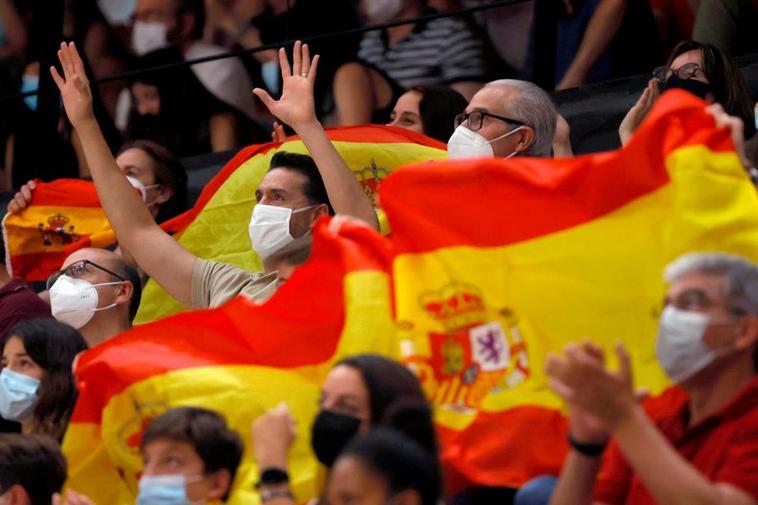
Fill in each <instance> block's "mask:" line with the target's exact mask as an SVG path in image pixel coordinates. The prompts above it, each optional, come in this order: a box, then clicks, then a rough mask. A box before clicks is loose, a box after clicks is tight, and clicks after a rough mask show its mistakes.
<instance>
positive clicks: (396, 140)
mask: <svg viewBox="0 0 758 505" xmlns="http://www.w3.org/2000/svg"><path fill="white" fill-rule="evenodd" d="M327 134H328V135H329V138H330V139H331V140H332V143H333V144H334V146H335V148H336V149H337V151H338V152H339V153H340V155H341V156H342V158H343V159H344V160H345V162H346V163H347V165H348V167H349V168H350V170H352V171H353V173H354V174H355V176H356V178H357V179H358V181H359V182H360V184H361V186H362V187H363V189H364V191H366V194H367V195H368V197H369V198H370V199H371V201H372V202H373V203H376V191H377V189H378V187H379V183H380V182H381V180H382V179H383V178H384V177H386V176H387V174H389V173H390V172H392V171H393V170H394V169H395V168H396V167H398V166H400V165H404V164H408V163H416V162H419V161H426V160H432V159H442V158H445V157H447V154H446V151H445V145H444V144H441V143H439V142H437V141H436V140H433V139H430V138H428V137H425V136H423V135H419V134H417V133H414V132H411V131H409V130H405V129H402V128H394V127H388V126H354V127H344V128H334V129H329V130H327ZM280 151H288V152H294V153H300V154H307V152H308V151H307V150H306V149H305V146H304V145H303V143H302V142H301V141H300V140H298V139H297V137H290V138H288V139H286V140H285V141H284V142H283V143H281V144H280V143H268V144H262V145H253V146H250V147H247V148H245V149H243V150H241V151H240V152H239V153H238V154H237V155H236V156H235V157H234V158H233V159H232V160H231V161H229V163H227V164H226V166H224V168H223V169H222V170H221V172H219V174H218V175H217V176H216V177H214V178H213V180H211V181H210V182H209V183H208V185H207V186H206V187H205V189H204V190H203V192H202V193H201V195H200V198H199V199H198V201H197V204H196V205H195V206H194V208H193V209H192V210H190V211H189V212H187V213H185V214H183V215H181V216H178V217H177V218H175V219H173V220H172V221H169V222H168V223H166V224H167V225H168V226H169V227H171V229H172V230H173V231H181V233H180V234H179V235H178V236H177V240H178V241H179V243H180V244H182V245H183V246H184V247H186V248H187V249H188V250H189V251H191V252H192V253H193V254H195V255H196V256H198V257H200V258H205V259H209V260H213V261H219V262H222V263H229V264H232V265H235V266H238V267H240V268H244V269H246V270H250V271H251V272H255V271H260V270H262V269H263V264H262V262H261V261H260V259H259V258H258V256H257V255H256V254H255V253H254V252H253V250H252V247H251V245H250V238H249V236H248V231H247V225H248V223H249V222H250V215H251V213H252V209H253V205H254V204H255V188H256V187H258V184H259V183H260V181H261V179H262V178H263V176H264V175H266V172H267V171H268V168H269V164H270V162H271V158H272V157H273V156H274V154H276V153H277V152H280ZM380 217H381V216H380ZM182 309H183V307H182V305H181V304H180V303H179V302H177V301H176V300H174V299H173V298H172V297H171V296H170V295H169V294H168V293H166V292H165V291H164V290H163V289H162V288H161V287H160V286H158V285H157V284H156V283H155V282H154V281H150V282H148V283H147V285H146V286H145V290H144V292H143V294H142V304H141V306H140V311H139V314H138V315H137V319H136V321H137V322H138V323H143V322H148V321H154V320H156V319H159V318H161V317H165V316H167V315H169V314H173V313H176V312H178V311H180V310H182Z"/></svg>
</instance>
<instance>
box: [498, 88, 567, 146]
mask: <svg viewBox="0 0 758 505" xmlns="http://www.w3.org/2000/svg"><path fill="white" fill-rule="evenodd" d="M490 86H503V87H509V88H512V89H515V90H516V91H517V95H516V96H515V97H513V99H511V100H509V101H508V103H506V104H505V108H506V110H507V111H508V114H509V115H510V116H511V118H512V119H518V120H519V121H522V122H523V123H524V124H526V125H527V126H529V127H530V128H532V129H533V130H534V140H533V141H532V144H531V145H530V146H529V147H528V148H527V149H526V150H525V151H523V152H522V153H521V155H523V156H538V157H549V156H551V154H552V148H553V137H555V124H556V121H557V119H558V111H557V109H556V108H555V104H554V103H553V100H552V99H551V98H550V95H548V94H547V93H546V92H545V90H543V89H542V88H540V87H539V86H537V85H536V84H534V83H531V82H528V81H519V80H516V79H500V80H497V81H492V82H490V83H488V84H487V87H490Z"/></svg>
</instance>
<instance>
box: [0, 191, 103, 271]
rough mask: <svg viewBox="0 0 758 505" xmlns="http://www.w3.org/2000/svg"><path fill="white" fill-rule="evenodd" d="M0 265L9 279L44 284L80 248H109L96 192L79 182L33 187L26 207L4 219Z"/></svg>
mask: <svg viewBox="0 0 758 505" xmlns="http://www.w3.org/2000/svg"><path fill="white" fill-rule="evenodd" d="M3 239H4V241H5V249H6V252H5V262H6V266H7V268H8V271H9V272H11V273H12V275H14V276H17V277H21V278H22V279H24V280H26V281H44V280H45V279H47V277H48V276H49V275H50V274H52V273H53V272H55V271H56V270H58V269H59V268H60V267H61V263H63V260H64V259H65V258H66V256H68V255H69V254H71V253H72V252H73V251H75V250H77V249H80V248H82V247H104V246H106V245H108V244H111V243H113V242H114V235H113V232H112V230H111V228H110V223H109V222H108V218H107V217H106V216H105V212H103V210H102V208H101V207H100V200H99V199H98V197H97V193H96V191H95V186H94V184H92V183H91V182H88V181H82V180H79V179H59V180H57V181H53V182H37V188H36V189H35V190H34V192H33V194H32V200H31V202H30V204H29V207H27V208H26V209H24V211H22V212H17V213H13V214H7V215H6V216H5V218H4V219H3Z"/></svg>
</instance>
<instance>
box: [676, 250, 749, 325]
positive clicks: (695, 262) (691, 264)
mask: <svg viewBox="0 0 758 505" xmlns="http://www.w3.org/2000/svg"><path fill="white" fill-rule="evenodd" d="M692 272H699V273H704V274H713V275H724V276H726V293H725V294H726V299H727V303H728V304H729V308H730V310H734V309H738V310H744V311H745V312H747V313H748V314H753V315H756V314H758V265H756V264H755V263H753V262H752V261H749V260H747V259H745V258H743V257H742V256H736V255H733V254H726V253H720V252H708V253H705V252H697V253H690V254H685V255H684V256H680V257H679V258H677V259H676V260H674V261H673V262H672V263H670V264H669V265H668V266H667V267H666V270H665V271H664V279H665V280H666V281H667V282H669V283H671V282H673V281H675V280H677V279H679V278H680V277H682V276H684V275H686V274H689V273H692Z"/></svg>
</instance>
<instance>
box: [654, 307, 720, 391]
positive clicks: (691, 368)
mask: <svg viewBox="0 0 758 505" xmlns="http://www.w3.org/2000/svg"><path fill="white" fill-rule="evenodd" d="M710 322H711V320H710V317H708V316H707V315H705V314H701V313H700V312H691V311H685V310H680V309H677V308H676V307H671V306H668V307H666V308H665V309H664V310H663V314H661V318H660V321H659V323H658V337H657V338H656V341H655V354H656V355H657V356H658V361H659V362H660V364H661V366H662V367H663V370H664V371H665V372H666V375H668V376H669V377H670V378H671V380H673V381H674V382H677V383H682V382H684V381H685V380H687V379H689V378H690V377H692V376H694V375H695V374H696V373H698V372H700V371H701V370H703V369H704V368H705V367H707V366H708V365H710V364H711V363H713V361H714V360H715V359H716V358H717V357H718V353H716V352H714V351H713V350H711V349H709V348H708V347H707V346H706V345H705V342H704V341H703V337H704V336H705V330H706V329H707V328H708V326H709V325H710Z"/></svg>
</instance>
